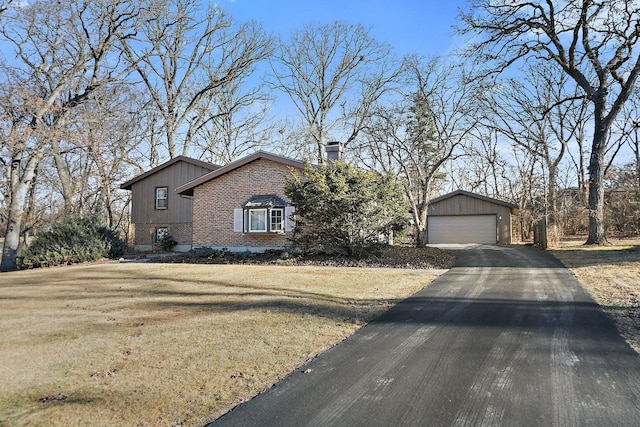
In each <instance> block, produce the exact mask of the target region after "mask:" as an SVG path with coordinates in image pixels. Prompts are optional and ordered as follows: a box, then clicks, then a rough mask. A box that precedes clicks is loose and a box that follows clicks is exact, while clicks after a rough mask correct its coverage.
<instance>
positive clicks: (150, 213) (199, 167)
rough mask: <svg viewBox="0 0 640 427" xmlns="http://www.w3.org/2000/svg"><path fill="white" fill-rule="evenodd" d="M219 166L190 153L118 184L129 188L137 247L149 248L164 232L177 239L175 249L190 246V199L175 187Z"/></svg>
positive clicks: (160, 238) (191, 213) (131, 232)
mask: <svg viewBox="0 0 640 427" xmlns="http://www.w3.org/2000/svg"><path fill="white" fill-rule="evenodd" d="M219 168H220V166H218V165H214V164H211V163H207V162H203V161H201V160H196V159H192V158H189V157H184V156H179V157H174V158H173V159H171V160H169V161H168V162H166V163H163V164H161V165H159V166H157V167H155V168H153V169H151V170H149V171H147V172H145V173H143V174H141V175H138V176H136V177H135V178H133V179H131V180H129V181H127V182H125V183H123V184H122V185H121V186H120V188H121V189H123V190H129V191H131V226H130V227H131V230H130V234H131V235H133V243H134V247H135V250H137V251H151V250H153V249H156V248H158V243H159V242H160V241H161V240H162V239H163V238H164V237H165V236H167V235H171V236H172V237H173V239H174V240H175V241H176V242H177V245H176V246H175V247H174V250H178V251H187V250H189V249H191V246H192V237H193V229H192V228H193V227H192V224H193V209H192V201H191V199H189V198H184V197H180V196H178V194H176V192H175V189H176V188H177V187H179V186H181V185H183V184H185V183H187V182H191V181H193V180H194V179H196V178H199V177H201V176H203V175H206V174H207V173H210V172H212V171H215V170H217V169H219Z"/></svg>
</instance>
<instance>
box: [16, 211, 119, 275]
mask: <svg viewBox="0 0 640 427" xmlns="http://www.w3.org/2000/svg"><path fill="white" fill-rule="evenodd" d="M125 249H126V244H125V243H124V242H123V241H122V240H121V239H120V238H119V237H118V235H117V234H116V233H115V232H114V231H113V230H111V229H109V228H108V227H107V226H106V225H105V224H104V222H102V221H101V220H100V219H99V218H98V217H95V216H91V217H87V218H72V219H68V220H65V221H63V222H60V223H56V224H53V225H52V227H51V230H49V231H45V232H41V233H39V234H38V235H37V237H36V239H35V240H34V242H33V244H31V246H29V248H28V249H27V250H25V251H24V252H23V254H22V255H21V256H20V257H19V258H18V268H20V269H28V268H37V267H51V266H54V265H61V264H75V263H80V262H86V261H93V260H97V259H100V258H114V257H119V256H121V255H122V254H124V251H125Z"/></svg>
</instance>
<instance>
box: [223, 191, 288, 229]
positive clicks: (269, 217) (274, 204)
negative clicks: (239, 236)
mask: <svg viewBox="0 0 640 427" xmlns="http://www.w3.org/2000/svg"><path fill="white" fill-rule="evenodd" d="M285 206H287V201H286V200H284V199H283V198H281V197H280V196H278V195H277V194H263V195H255V196H251V197H250V198H249V199H248V200H247V201H246V202H245V203H244V204H243V205H242V207H243V208H242V209H234V212H233V231H235V232H237V233H240V232H242V233H274V234H276V233H284V232H285V231H292V230H293V219H292V218H287V216H286V215H289V217H291V216H292V215H293V212H294V209H293V207H291V206H290V207H285Z"/></svg>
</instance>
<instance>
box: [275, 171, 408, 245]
mask: <svg viewBox="0 0 640 427" xmlns="http://www.w3.org/2000/svg"><path fill="white" fill-rule="evenodd" d="M285 192H286V194H287V197H288V198H289V199H290V200H291V202H292V203H293V205H294V206H295V207H296V226H295V229H294V234H293V243H294V245H296V246H298V247H299V248H301V249H302V250H304V251H307V252H324V253H343V254H345V255H349V256H352V257H362V256H364V255H366V254H367V253H369V252H371V250H372V249H374V248H375V247H376V246H377V245H378V244H379V242H380V241H381V240H382V239H381V238H384V237H385V236H386V235H388V234H389V233H390V232H391V231H398V230H400V229H402V228H403V227H404V226H405V225H406V223H407V216H406V215H407V212H408V209H407V205H406V203H405V201H404V196H403V192H402V189H401V188H400V187H399V186H398V184H397V183H396V181H395V178H394V177H392V176H390V175H380V174H378V173H376V172H373V171H364V170H361V169H357V168H354V167H351V166H350V165H348V164H346V163H344V162H335V163H333V164H330V165H325V166H320V167H312V166H307V167H306V168H305V170H304V173H303V174H302V175H301V176H298V175H295V176H294V177H292V178H291V179H289V180H287V183H286V187H285Z"/></svg>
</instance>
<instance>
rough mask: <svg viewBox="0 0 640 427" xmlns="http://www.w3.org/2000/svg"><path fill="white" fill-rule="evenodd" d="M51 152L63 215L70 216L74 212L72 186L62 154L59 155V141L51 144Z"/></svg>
mask: <svg viewBox="0 0 640 427" xmlns="http://www.w3.org/2000/svg"><path fill="white" fill-rule="evenodd" d="M51 151H52V155H53V160H54V163H55V165H56V171H57V172H58V178H59V179H60V186H61V187H62V199H63V200H64V215H72V214H73V213H74V212H73V211H74V205H73V194H74V190H73V185H72V184H71V175H70V174H69V169H68V167H67V163H66V162H65V161H64V158H63V157H62V154H61V153H60V143H59V141H57V140H56V141H52V142H51Z"/></svg>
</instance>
